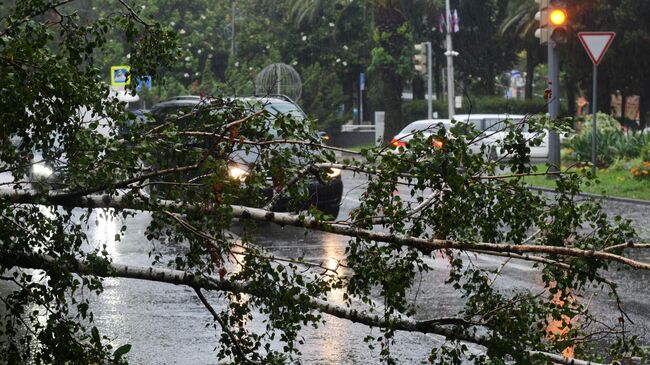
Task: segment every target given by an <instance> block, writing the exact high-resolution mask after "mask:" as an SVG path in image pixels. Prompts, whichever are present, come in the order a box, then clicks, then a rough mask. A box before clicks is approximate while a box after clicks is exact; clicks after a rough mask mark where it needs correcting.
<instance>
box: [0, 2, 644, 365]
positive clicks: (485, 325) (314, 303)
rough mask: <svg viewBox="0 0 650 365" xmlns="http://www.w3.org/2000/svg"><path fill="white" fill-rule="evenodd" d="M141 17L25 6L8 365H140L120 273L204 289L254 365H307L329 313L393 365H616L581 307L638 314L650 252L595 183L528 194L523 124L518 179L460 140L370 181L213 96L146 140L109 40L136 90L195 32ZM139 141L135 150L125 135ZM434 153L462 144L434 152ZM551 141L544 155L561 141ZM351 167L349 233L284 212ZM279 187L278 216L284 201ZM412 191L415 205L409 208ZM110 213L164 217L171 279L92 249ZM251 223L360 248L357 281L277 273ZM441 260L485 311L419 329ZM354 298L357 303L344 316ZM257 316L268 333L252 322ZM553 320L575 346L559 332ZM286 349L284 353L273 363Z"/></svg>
mask: <svg viewBox="0 0 650 365" xmlns="http://www.w3.org/2000/svg"><path fill="white" fill-rule="evenodd" d="M70 5H73V4H70ZM136 9H137V8H133V7H130V6H129V5H128V3H126V2H122V1H120V5H119V6H118V7H116V8H114V9H113V11H111V12H110V13H107V14H106V15H105V16H99V17H97V18H92V19H88V18H85V17H83V14H81V13H75V8H74V7H70V8H69V7H68V6H66V4H58V3H56V4H55V3H47V2H43V1H39V0H31V1H22V2H17V3H16V4H12V5H11V6H8V7H7V8H6V9H5V10H6V11H7V14H8V16H6V17H4V18H2V21H1V23H0V67H1V70H0V71H1V72H0V78H1V79H0V81H1V85H2V89H0V92H1V93H2V98H0V121H1V122H2V129H1V132H2V135H1V136H0V137H1V141H2V144H1V145H0V146H1V149H0V164H1V165H0V170H2V171H3V172H4V173H5V174H6V173H10V174H11V177H10V178H8V181H5V182H3V183H2V186H3V189H2V190H0V221H1V222H2V227H3V229H2V231H1V232H0V275H1V276H0V279H1V280H2V282H3V283H6V284H7V288H8V290H7V291H3V292H1V293H0V299H1V302H2V306H1V308H2V311H3V312H2V316H1V317H0V338H2V342H1V343H0V346H2V351H0V359H1V360H2V361H3V362H6V363H36V364H42V363H48V364H49V363H71V364H77V363H78V364H88V363H103V362H114V363H125V362H126V361H127V360H128V352H129V350H130V346H129V345H128V344H124V345H122V346H120V347H117V348H115V346H114V345H113V344H111V343H110V342H111V341H110V339H108V338H106V337H104V336H103V335H102V333H101V332H100V328H98V327H99V326H98V325H96V323H95V318H94V315H93V312H92V309H93V308H92V304H91V303H92V301H91V300H90V298H91V297H92V298H94V297H95V296H101V293H102V290H103V282H102V278H103V277H110V276H114V277H128V278H138V279H143V280H152V281H160V282H167V283H172V284H180V285H187V286H189V287H191V288H192V289H194V294H193V295H196V296H197V297H198V298H199V300H200V301H201V303H202V304H203V305H204V306H205V307H206V310H208V311H209V313H210V314H211V315H212V317H213V319H214V322H215V326H217V328H218V331H219V332H218V333H219V334H220V344H219V347H218V351H217V353H216V354H215V356H216V357H217V358H218V359H220V360H226V361H229V362H233V363H246V364H250V363H291V362H294V363H295V362H299V358H300V351H299V345H300V343H301V341H302V338H301V336H300V333H301V332H300V331H301V330H302V329H303V328H304V327H306V326H319V325H321V324H322V322H323V320H324V318H325V317H324V314H325V313H326V314H329V315H335V316H339V317H342V318H346V319H349V320H351V321H355V322H359V323H363V324H366V325H369V326H374V327H379V329H380V331H379V332H372V333H371V334H370V335H369V336H368V337H367V338H366V339H365V340H366V341H367V342H368V343H369V345H371V346H375V345H376V346H378V347H379V348H380V349H381V352H380V354H381V359H378V360H382V361H383V362H386V363H396V362H398V360H397V359H395V358H393V356H392V355H391V347H392V346H393V344H394V336H395V333H396V331H411V332H423V333H433V334H437V335H442V336H444V337H445V338H446V341H447V343H446V346H443V347H440V348H433V349H432V352H431V357H430V359H429V361H430V362H432V363H436V364H449V363H459V362H460V361H461V360H463V359H464V361H469V362H472V363H475V364H503V363H505V362H506V361H514V362H516V363H520V364H544V363H548V362H549V361H550V360H553V361H559V362H564V363H568V360H566V359H563V358H562V357H561V356H560V355H558V354H559V353H560V352H561V351H563V350H564V349H565V348H567V347H572V348H573V349H574V351H575V353H576V354H579V355H580V356H581V357H583V358H586V359H601V358H602V357H603V355H604V354H603V353H602V352H599V351H594V349H593V348H592V347H591V346H592V345H593V343H592V342H590V341H589V339H590V338H591V337H590V336H592V335H593V334H594V333H599V334H602V332H603V329H602V328H600V327H595V328H594V327H591V326H588V325H578V324H576V322H574V321H572V320H571V319H573V318H577V317H580V318H581V319H585V321H584V322H583V321H581V323H590V322H589V319H595V318H593V317H592V316H591V315H590V312H589V307H588V304H587V302H586V301H584V300H583V298H582V297H581V296H580V293H581V292H582V291H583V290H587V289H588V288H594V287H597V288H598V287H604V288H605V289H606V290H608V291H609V292H610V293H611V294H612V295H613V296H614V297H615V298H617V296H616V285H615V284H614V283H612V282H610V281H609V280H608V279H607V278H605V277H603V274H604V271H606V270H607V269H610V268H613V267H614V266H615V265H626V266H628V267H633V268H636V269H642V270H650V264H648V263H645V262H640V261H636V260H634V259H632V258H629V257H626V256H624V253H625V250H626V249H629V248H633V247H639V248H647V247H648V246H647V245H643V244H635V239H636V235H635V233H634V230H633V229H632V227H631V226H630V223H629V222H625V221H621V220H620V219H618V218H616V219H613V220H611V219H609V217H608V216H607V214H606V213H605V212H604V211H603V209H602V207H601V205H600V203H598V202H595V201H586V202H578V201H577V199H578V198H577V193H578V192H579V186H580V184H581V182H582V181H583V180H584V179H587V180H589V179H591V177H590V176H589V175H588V174H587V175H583V174H561V175H560V176H559V177H558V179H557V188H556V194H555V195H553V196H552V197H550V198H549V197H546V196H543V195H540V194H537V193H533V192H531V191H530V190H529V189H527V187H526V185H525V184H524V183H523V180H522V179H523V177H524V176H526V175H530V174H536V173H539V174H544V173H543V172H536V169H535V167H533V166H532V165H531V163H530V160H529V158H528V152H529V150H528V142H530V141H528V140H526V137H524V134H522V130H523V128H524V125H522V124H515V123H506V124H505V125H504V133H505V134H504V139H503V141H502V142H501V145H500V147H501V148H502V149H503V150H504V151H506V152H507V153H508V155H509V157H510V158H509V159H508V160H507V161H506V160H497V161H488V160H487V159H486V158H485V155H486V154H487V153H486V152H487V151H485V148H483V150H482V151H481V152H480V153H472V152H471V148H470V147H471V145H472V144H473V143H474V142H477V141H480V140H481V139H483V138H485V137H486V136H484V135H482V134H480V133H479V132H478V131H475V130H473V129H472V128H469V129H467V128H461V126H456V127H452V128H451V129H450V130H449V131H445V130H441V131H440V132H438V133H437V134H436V135H433V136H425V135H424V134H423V133H421V132H418V133H415V136H414V137H415V138H414V139H413V140H411V141H410V142H409V148H408V151H399V152H401V153H390V152H388V151H386V150H384V149H372V150H364V151H363V152H362V153H361V156H362V157H363V158H364V160H363V161H364V162H363V163H361V162H359V161H340V162H337V161H336V159H335V154H334V153H333V150H334V149H333V148H332V147H328V146H324V145H322V144H321V143H320V140H319V139H317V138H316V137H315V136H314V133H313V124H312V123H310V122H304V121H301V122H297V121H296V120H294V119H292V118H291V117H290V116H284V115H276V116H274V117H272V116H271V115H270V114H269V113H268V112H264V111H262V110H261V109H260V108H259V105H254V104H253V105H251V104H250V103H246V102H242V101H240V100H237V99H235V100H233V99H222V98H219V97H215V98H210V99H207V100H205V101H204V102H201V103H199V104H198V105H197V106H196V107H195V108H193V109H191V110H185V111H181V112H178V113H176V114H173V115H170V116H169V117H168V119H166V120H165V121H164V122H163V123H158V124H157V123H154V122H153V121H150V122H143V123H127V120H133V116H132V115H129V113H128V112H126V111H124V105H123V104H121V103H120V102H118V100H117V99H116V98H115V97H113V96H111V95H110V94H109V90H108V87H107V86H106V85H105V84H103V83H101V82H98V80H99V79H101V75H102V74H103V70H102V69H101V68H100V67H99V66H98V65H97V63H96V62H97V61H96V54H97V53H96V52H102V51H103V50H105V48H104V47H105V46H106V44H107V42H106V37H107V36H108V35H109V34H113V32H116V33H120V34H123V36H124V37H125V39H126V41H127V42H128V43H127V44H128V47H129V48H128V50H129V53H130V54H131V57H130V58H129V63H130V64H131V66H132V68H131V70H132V74H131V77H136V76H138V75H146V74H157V73H160V72H161V70H166V69H168V68H169V67H170V65H171V64H172V63H171V62H172V59H173V57H174V56H177V55H178V52H177V51H178V46H177V44H176V43H175V39H176V37H175V36H174V34H175V33H176V32H175V31H173V30H171V29H170V28H169V27H166V26H162V25H160V24H157V23H155V22H153V21H151V20H149V19H148V18H147V17H146V16H144V15H141V14H140V13H139V11H140V10H138V11H136ZM393 15H394V14H393ZM392 19H393V20H397V19H398V18H397V16H396V17H395V18H392ZM400 21H401V19H400ZM391 27H392V25H391ZM391 29H392V28H391ZM399 29H403V28H401V27H398V30H399ZM380 30H381V29H380ZM404 32H405V33H403V34H400V35H397V36H396V37H397V38H396V39H394V38H393V37H394V36H395V35H394V34H387V35H386V37H385V38H382V41H381V42H386V43H387V44H390V43H391V42H393V41H395V42H398V43H399V45H400V47H393V46H391V47H392V48H391V49H392V50H397V49H401V45H403V44H402V43H401V42H406V41H407V38H406V34H407V33H406V30H404ZM384 33H385V32H381V34H379V37H384V35H382V34H384ZM387 56H390V57H395V56H396V54H395V55H393V54H390V53H389V54H387ZM25 80H29V82H27V83H26V82H25ZM527 122H528V126H527V127H528V128H529V130H531V131H542V130H543V129H544V128H554V129H558V130H565V129H566V128H565V126H563V125H562V124H561V123H558V122H554V121H548V120H545V119H544V118H541V119H539V120H537V119H531V120H528V121H527ZM127 126H128V129H127V131H128V133H127V134H118V133H117V130H118V129H119V128H121V127H127ZM434 139H435V140H437V141H442V143H443V147H442V148H440V149H436V150H433V151H432V148H431V145H432V143H433V140H434ZM198 140H201V141H205V142H206V143H205V144H202V143H196V141H198ZM533 142H536V143H539V142H541V134H540V135H537V136H536V137H535V138H534V141H533ZM237 150H246V151H253V150H254V151H255V153H257V155H258V158H257V159H256V162H255V163H254V164H253V165H252V166H250V170H249V171H248V176H247V178H246V183H245V184H242V183H241V182H240V181H239V180H233V179H231V178H230V177H229V175H228V167H229V165H230V164H231V163H232V162H233V161H232V155H233V152H234V151H237ZM34 156H42V158H41V160H43V161H41V160H35V157H34ZM42 162H45V163H46V164H47V165H49V166H51V167H52V168H53V171H52V173H53V174H54V175H56V176H54V177H55V178H56V184H53V181H54V180H48V179H46V180H39V179H36V178H35V176H34V175H33V174H32V173H30V171H31V170H32V166H35V165H37V164H40V163H42ZM332 168H338V169H344V170H347V171H350V172H354V173H363V174H367V175H369V176H370V177H371V178H369V181H368V184H367V186H366V187H365V191H364V194H363V197H364V199H363V200H362V201H361V202H360V204H359V206H358V207H357V208H356V209H355V210H354V211H353V212H352V213H351V214H350V216H349V217H345V219H343V220H338V221H333V220H332V217H328V216H327V215H324V214H322V213H320V212H318V211H315V210H309V211H301V212H299V213H277V212H272V211H270V210H269V207H270V206H272V204H271V203H272V202H273V200H275V199H280V198H288V199H289V200H291V201H294V202H300V201H301V200H302V199H304V198H305V197H306V195H307V194H308V190H307V185H308V183H309V181H308V177H309V176H314V177H313V178H314V179H321V180H327V179H328V177H327V173H328V172H329V171H330V169H332ZM500 171H501V172H502V171H509V172H507V173H502V174H498V173H499V172H500ZM269 182H271V183H272V185H273V186H272V188H273V191H274V193H272V197H271V198H270V199H271V200H269V198H268V197H266V196H265V195H264V194H263V193H262V190H263V189H264V188H268V187H269V185H268V184H269ZM35 188H38V189H35ZM398 189H399V190H401V191H404V190H405V191H406V192H407V194H408V195H410V196H411V197H412V198H413V199H412V200H411V199H405V198H403V197H402V196H401V195H399V194H394V192H395V191H396V190H398ZM97 208H112V209H111V210H107V211H105V212H104V213H103V214H109V215H111V216H115V217H117V216H121V217H122V218H123V219H124V222H125V224H131V221H130V218H131V217H132V216H133V215H134V214H135V213H134V211H135V210H143V211H149V212H151V214H152V220H151V222H150V224H149V226H148V227H147V229H146V231H145V232H144V236H145V237H144V239H146V240H149V241H151V242H152V243H156V244H157V245H164V244H170V243H175V244H177V245H179V247H181V249H179V250H178V251H179V252H177V254H175V255H174V257H165V256H163V255H161V253H160V252H159V251H158V250H156V248H155V247H156V245H152V247H154V248H153V249H152V251H151V257H152V259H153V261H154V263H153V264H152V265H153V267H145V268H137V267H125V266H123V265H120V264H119V263H114V262H112V258H111V257H110V255H109V253H108V251H107V250H106V249H105V247H93V246H92V245H90V244H89V243H90V242H89V240H88V237H87V235H86V233H85V232H86V228H87V227H88V225H89V224H92V222H91V221H89V219H90V216H91V213H92V209H97ZM234 218H238V219H240V220H242V221H244V222H248V221H267V222H270V223H272V224H280V225H293V226H298V227H304V228H306V229H311V230H319V231H325V232H332V233H337V234H341V235H346V236H349V237H350V241H349V243H348V247H347V249H346V253H345V257H344V259H342V260H341V261H340V262H339V263H338V266H340V267H341V268H342V270H339V268H338V267H337V268H331V267H326V266H324V265H323V264H322V263H313V262H308V261H307V260H304V259H290V258H282V257H276V256H273V255H271V254H270V253H269V252H267V251H266V250H264V248H262V247H260V246H259V245H257V244H256V243H255V241H254V239H253V238H252V236H250V235H247V234H245V235H242V236H241V237H239V238H235V237H233V235H232V234H231V233H230V232H229V228H230V226H231V222H232V220H233V219H234ZM125 229H126V228H125V227H123V228H122V229H121V230H120V232H119V233H118V235H117V237H116V238H117V239H119V238H121V237H122V234H123V232H124V230H125ZM474 254H480V255H493V256H504V255H505V256H507V257H510V258H513V259H517V260H524V261H530V262H532V263H534V265H535V267H536V268H537V269H538V270H539V273H540V277H541V279H542V283H543V285H542V287H541V288H540V290H539V291H538V292H535V291H533V290H522V291H515V292H510V291H505V290H503V289H500V288H499V287H498V286H495V285H493V284H494V280H495V278H496V277H498V276H499V275H500V270H497V271H495V270H493V269H491V268H485V267H481V266H480V265H479V264H477V263H475V262H474V261H473V260H472V257H473V256H472V255H474ZM431 256H434V257H438V258H440V259H442V260H444V261H445V262H446V264H447V265H448V268H449V272H448V274H447V277H446V281H445V283H444V284H441V285H446V286H449V287H450V288H453V289H454V290H457V291H458V292H459V293H461V295H462V297H463V299H464V305H463V306H462V307H461V308H458V310H457V312H456V313H454V315H453V316H444V317H440V318H432V319H428V320H425V321H418V320H414V319H412V318H411V317H410V315H412V314H414V311H415V308H413V307H412V305H411V303H410V301H409V295H408V293H409V292H411V291H413V290H417V286H416V282H417V278H418V277H419V276H420V275H427V274H428V273H430V272H431V271H432V270H434V268H433V267H432V266H431V265H430V263H429V261H427V258H429V257H431ZM3 290H4V289H3ZM206 290H216V291H220V292H223V293H224V300H225V301H226V303H227V307H226V308H225V309H223V310H220V311H217V310H216V309H215V308H214V307H213V305H212V304H211V302H210V300H208V299H206V297H205V295H204V294H203V292H204V291H206ZM337 290H338V291H342V292H343V293H344V298H345V305H341V306H338V305H334V304H332V303H328V302H327V301H326V299H327V295H328V294H329V293H332V292H334V291H337ZM376 303H382V305H381V306H379V305H377V304H376ZM360 305H361V306H362V308H361V309H357V308H359V306H360ZM619 309H620V308H619ZM621 318H622V320H621V321H616V323H614V324H612V325H611V328H610V330H609V331H606V332H607V335H609V336H610V337H608V343H609V345H610V346H609V350H611V354H612V355H610V357H611V358H613V359H619V358H621V357H623V356H629V355H630V354H632V355H642V354H643V350H642V349H641V348H640V347H639V346H638V342H637V339H635V338H634V337H630V336H629V335H628V333H627V332H626V327H625V316H624V313H623V312H622V310H621ZM254 319H257V320H260V322H261V323H262V324H263V325H262V326H261V328H254V327H252V326H250V323H251V321H252V320H254ZM600 320H601V319H599V321H597V322H596V323H600ZM553 322H559V325H558V327H559V329H560V331H561V332H556V333H555V335H550V336H549V331H548V327H549V325H550V324H551V323H553ZM552 333H553V332H552ZM274 341H276V342H278V341H279V342H280V343H281V344H282V347H281V348H280V349H279V348H277V347H274V346H271V343H273V342H274ZM467 343H473V344H474V345H475V346H476V347H477V348H478V349H479V350H480V351H479V352H476V351H473V350H472V351H470V349H469V348H468V345H467ZM209 350H210V349H206V351H209Z"/></svg>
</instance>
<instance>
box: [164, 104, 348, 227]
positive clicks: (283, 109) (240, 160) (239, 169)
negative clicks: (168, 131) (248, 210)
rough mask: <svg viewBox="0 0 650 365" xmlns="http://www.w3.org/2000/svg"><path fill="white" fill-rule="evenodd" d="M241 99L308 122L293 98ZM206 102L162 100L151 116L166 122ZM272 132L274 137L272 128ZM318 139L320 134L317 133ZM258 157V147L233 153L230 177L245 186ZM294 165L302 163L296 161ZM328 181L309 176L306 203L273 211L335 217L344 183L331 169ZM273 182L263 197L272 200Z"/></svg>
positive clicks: (277, 206)
mask: <svg viewBox="0 0 650 365" xmlns="http://www.w3.org/2000/svg"><path fill="white" fill-rule="evenodd" d="M237 99H238V100H242V101H245V102H247V103H249V104H251V105H254V104H256V105H259V106H261V107H263V108H264V109H265V110H267V111H268V112H269V113H270V114H271V115H278V114H284V115H286V114H288V115H290V116H292V117H294V118H296V119H297V120H304V119H306V115H305V113H304V112H303V111H302V109H300V107H299V106H298V105H297V104H296V103H295V102H293V101H292V100H291V99H290V98H288V97H285V96H282V95H277V96H268V97H266V96H265V97H246V98H237ZM201 102H205V100H204V99H201V98H200V97H198V96H179V97H174V98H171V99H169V100H166V101H163V102H161V103H159V104H156V105H154V106H153V107H152V108H151V114H152V115H153V116H154V118H155V119H156V121H157V122H158V123H161V122H162V121H164V120H165V119H166V118H167V116H168V115H169V114H170V113H173V112H176V111H178V110H180V109H184V108H186V109H187V108H194V107H196V106H197V105H198V104H199V103H201ZM269 128H271V130H270V133H271V134H273V135H275V133H274V130H273V129H272V126H270V127H269ZM314 135H315V136H317V135H318V134H317V132H316V131H314ZM208 144H209V143H208V142H206V141H198V140H195V141H193V142H192V146H193V147H200V148H204V147H206V146H207V145H208ZM258 155H259V150H258V148H256V147H254V146H252V147H251V148H250V149H243V148H242V149H240V150H237V151H234V152H233V153H232V154H231V155H230V158H231V161H230V163H229V168H228V169H229V170H228V173H229V175H230V178H232V179H234V180H239V181H241V182H242V184H245V182H246V176H247V175H248V171H249V170H250V167H251V165H252V164H253V163H254V162H255V160H256V159H257V157H258ZM295 163H299V161H296V162H295ZM327 176H328V179H320V177H319V176H318V174H317V173H316V174H309V175H308V180H309V181H308V189H309V198H308V201H306V202H294V201H289V200H288V199H280V200H279V201H278V202H277V203H276V204H275V205H274V206H273V207H272V210H274V211H287V210H289V209H290V207H296V206H298V207H300V208H302V209H304V208H307V207H308V206H314V207H316V208H317V209H319V210H321V211H322V212H324V213H326V214H328V215H332V216H334V217H336V216H337V215H338V213H339V208H340V204H341V198H342V194H343V182H342V180H341V171H340V170H338V169H330V171H328V173H327ZM271 185H272V182H271V181H269V186H268V187H267V188H264V189H263V190H262V194H263V195H264V196H265V197H266V198H267V199H271V197H272V196H273V191H274V189H273V187H272V186H271Z"/></svg>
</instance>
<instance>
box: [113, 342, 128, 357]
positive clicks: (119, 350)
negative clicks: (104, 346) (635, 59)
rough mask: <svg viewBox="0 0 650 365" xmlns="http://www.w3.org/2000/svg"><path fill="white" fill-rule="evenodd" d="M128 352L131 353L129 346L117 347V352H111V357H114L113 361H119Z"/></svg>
mask: <svg viewBox="0 0 650 365" xmlns="http://www.w3.org/2000/svg"><path fill="white" fill-rule="evenodd" d="M129 351H131V345H130V344H128V343H127V344H126V345H122V346H120V347H118V348H117V350H115V352H113V356H114V357H115V360H120V359H121V358H122V356H124V355H126V354H127V353H128V352H129Z"/></svg>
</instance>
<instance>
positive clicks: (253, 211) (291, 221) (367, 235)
mask: <svg viewBox="0 0 650 365" xmlns="http://www.w3.org/2000/svg"><path fill="white" fill-rule="evenodd" d="M2 198H4V199H6V200H8V201H10V202H12V203H22V204H36V203H38V204H46V205H64V206H71V207H84V208H116V209H135V210H138V209H144V210H147V209H150V207H148V206H147V205H146V204H142V203H137V202H135V201H133V199H125V198H123V197H110V196H85V197H75V198H70V197H68V196H66V195H65V194H63V195H51V196H43V195H40V194H31V193H14V192H6V191H0V199H2ZM156 204H157V207H160V208H165V209H169V210H179V211H183V210H188V211H201V212H206V213H207V212H209V210H210V209H209V208H206V207H205V206H201V205H187V204H185V205H179V204H178V203H176V202H174V201H169V200H159V201H157V202H156ZM231 208H232V215H233V217H236V218H244V219H254V220H258V221H267V222H271V223H275V224H279V225H288V226H295V227H302V228H309V229H313V230H317V231H323V232H329V233H335V234H340V235H344V236H350V237H359V238H363V239H367V240H372V241H378V242H386V243H393V244H399V245H403V246H407V247H411V248H413V249H416V250H419V251H421V252H423V253H425V254H430V253H431V252H433V251H435V250H440V249H452V250H458V251H470V252H482V253H490V254H491V253H504V252H510V253H516V254H523V253H539V254H553V255H561V256H568V257H580V258H588V259H596V260H604V261H610V262H619V263H621V264H623V265H627V266H629V267H632V268H635V269H642V270H650V263H646V262H641V261H637V260H633V259H630V258H627V257H624V256H621V255H617V254H613V253H610V252H606V251H604V250H599V251H596V250H583V249H580V248H574V247H565V246H548V245H531V244H512V243H491V242H470V241H458V240H447V239H436V238H432V239H429V238H420V237H413V236H407V235H402V234H391V233H386V232H375V231H372V230H368V229H363V228H358V227H355V226H351V225H345V224H337V223H333V222H324V221H320V220H318V219H316V218H314V217H310V216H305V215H300V214H291V213H279V212H272V211H268V210H264V209H260V208H251V207H245V206H241V205H231Z"/></svg>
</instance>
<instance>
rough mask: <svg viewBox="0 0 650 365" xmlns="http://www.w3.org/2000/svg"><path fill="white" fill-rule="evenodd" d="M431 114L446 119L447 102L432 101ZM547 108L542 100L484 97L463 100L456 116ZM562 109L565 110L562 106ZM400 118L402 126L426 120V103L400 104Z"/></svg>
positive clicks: (536, 112)
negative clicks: (436, 113)
mask: <svg viewBox="0 0 650 365" xmlns="http://www.w3.org/2000/svg"><path fill="white" fill-rule="evenodd" d="M432 104H433V105H432V106H433V112H434V113H435V112H438V118H447V116H448V115H449V114H448V113H447V100H434V101H433V102H432ZM546 109H547V106H546V103H545V102H544V100H542V99H533V100H518V99H506V98H504V97H501V96H484V97H477V98H467V97H464V98H463V107H462V108H461V109H460V110H458V111H457V114H470V113H471V114H503V113H510V114H524V115H526V114H539V113H544V112H546ZM562 109H563V110H565V109H566V108H564V106H562ZM402 118H403V122H404V124H405V125H406V124H408V123H411V122H413V121H416V120H418V119H426V118H427V101H426V100H412V101H405V102H404V103H402Z"/></svg>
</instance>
